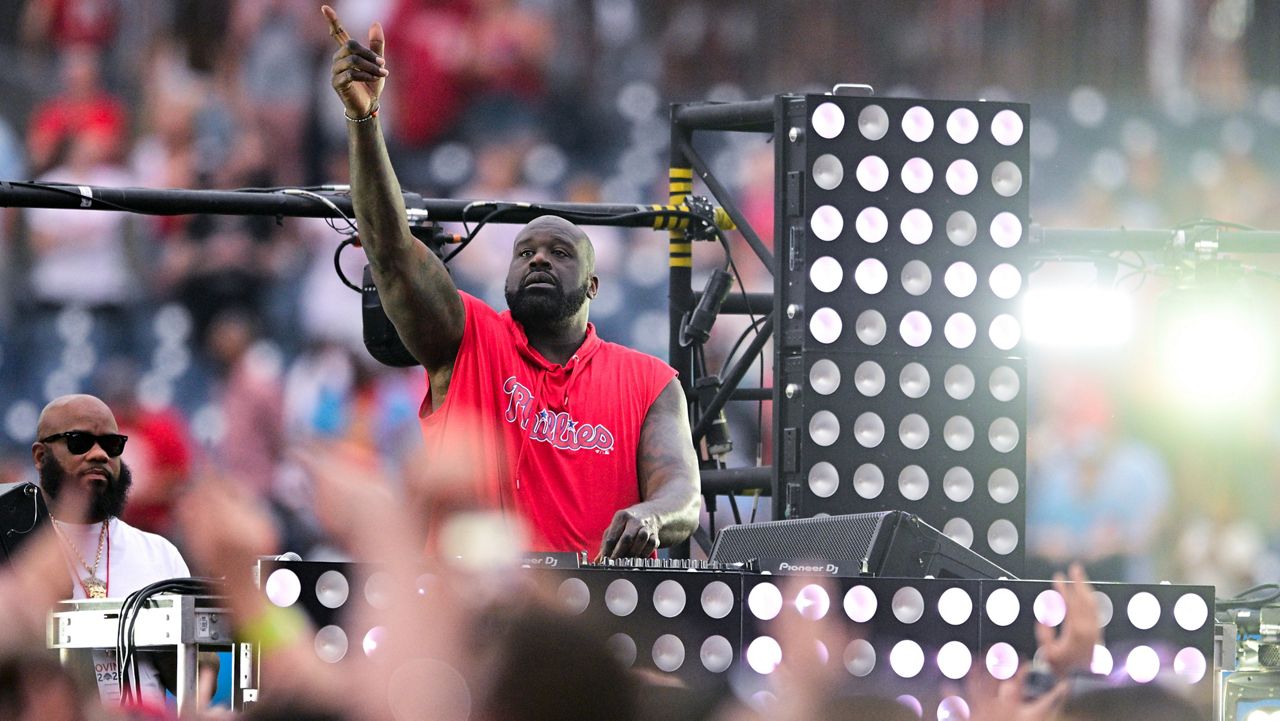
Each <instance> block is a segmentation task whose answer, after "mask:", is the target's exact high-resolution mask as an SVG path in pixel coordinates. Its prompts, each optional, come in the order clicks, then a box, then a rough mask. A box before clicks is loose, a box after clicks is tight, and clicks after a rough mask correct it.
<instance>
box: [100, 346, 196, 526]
mask: <svg viewBox="0 0 1280 721" xmlns="http://www.w3.org/2000/svg"><path fill="white" fill-rule="evenodd" d="M97 382H98V388H99V393H100V395H101V397H102V400H103V401H104V402H105V403H106V404H107V405H108V406H110V407H111V410H112V411H113V412H114V413H115V416H116V422H117V423H118V424H119V426H120V432H121V433H123V434H125V435H127V436H129V443H128V445H127V446H126V447H125V450H124V456H123V458H124V462H125V463H127V464H129V467H130V468H131V469H132V470H133V486H132V487H131V489H130V492H129V505H128V506H127V507H126V508H125V511H124V514H123V515H122V516H121V518H123V519H124V520H125V522H126V523H128V524H130V525H132V526H134V527H136V528H140V529H142V530H144V531H150V532H152V533H158V534H160V535H162V536H165V537H167V538H171V539H172V538H175V537H176V536H177V530H178V529H176V528H174V525H173V506H174V503H175V502H176V501H177V499H178V496H179V494H180V493H181V492H182V491H183V489H184V488H185V487H186V485H187V482H188V481H189V480H190V473H191V465H192V445H193V444H192V440H191V435H190V433H189V431H188V430H187V426H186V422H185V421H184V420H183V419H182V416H181V415H179V414H178V412H177V411H176V410H174V409H173V408H169V407H161V408H148V407H146V406H144V405H143V404H141V403H139V401H138V393H137V387H138V373H137V369H136V368H135V367H134V365H133V363H132V362H130V361H128V360H125V359H115V360H111V361H108V362H107V363H106V364H105V365H104V366H103V368H102V371H101V372H100V373H99V374H98V377H97Z"/></svg>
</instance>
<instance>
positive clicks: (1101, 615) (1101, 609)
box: [1093, 591, 1115, 628]
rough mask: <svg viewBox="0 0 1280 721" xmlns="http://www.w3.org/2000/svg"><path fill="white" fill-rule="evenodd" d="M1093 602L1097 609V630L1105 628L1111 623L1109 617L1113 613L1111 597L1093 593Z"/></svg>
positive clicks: (1099, 592)
mask: <svg viewBox="0 0 1280 721" xmlns="http://www.w3.org/2000/svg"><path fill="white" fill-rule="evenodd" d="M1093 602H1094V605H1095V606H1097V607H1098V628H1106V627H1107V624H1109V623H1111V616H1112V615H1113V614H1114V613H1115V607H1114V606H1113V605H1112V603H1111V597H1110V596H1108V595H1107V594H1105V593H1103V592H1102V591H1094V592H1093Z"/></svg>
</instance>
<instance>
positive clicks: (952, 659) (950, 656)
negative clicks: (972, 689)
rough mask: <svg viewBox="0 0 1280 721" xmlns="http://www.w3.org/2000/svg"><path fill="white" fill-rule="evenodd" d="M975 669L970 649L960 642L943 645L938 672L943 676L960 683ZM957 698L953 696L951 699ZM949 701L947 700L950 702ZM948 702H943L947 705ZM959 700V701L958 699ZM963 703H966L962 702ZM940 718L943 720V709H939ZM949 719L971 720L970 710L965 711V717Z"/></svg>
mask: <svg viewBox="0 0 1280 721" xmlns="http://www.w3.org/2000/svg"><path fill="white" fill-rule="evenodd" d="M972 667H973V654H972V653H971V652H970V651H969V647H968V646H965V645H964V644H963V643H962V642H960V641H947V642H946V643H944V644H942V648H940V649H938V670H939V671H941V672H942V675H943V676H946V677H947V678H949V679H951V680H952V681H958V680H960V679H962V678H964V677H965V676H966V675H968V673H969V669H970V668H972ZM954 698H956V697H954V696H952V697H950V699H954ZM950 699H947V700H950ZM947 700H944V701H943V704H944V705H945V704H946V702H947ZM956 700H959V699H956ZM961 703H964V702H963V701H961ZM938 718H939V720H941V719H942V718H943V714H942V708H941V707H939V708H938ZM947 718H965V719H967V718H969V709H968V708H965V709H964V715H963V716H947Z"/></svg>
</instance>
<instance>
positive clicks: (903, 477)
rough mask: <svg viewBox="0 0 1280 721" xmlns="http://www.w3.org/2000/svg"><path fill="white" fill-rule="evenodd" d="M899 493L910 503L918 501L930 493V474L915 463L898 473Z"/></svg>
mask: <svg viewBox="0 0 1280 721" xmlns="http://www.w3.org/2000/svg"><path fill="white" fill-rule="evenodd" d="M898 492H899V493H901V494H902V497H903V498H905V499H907V500H908V501H918V500H920V499H921V498H924V497H925V495H926V494H927V493H929V474H928V473H925V470H924V469H923V468H921V467H920V466H917V465H915V464H914V463H913V464H911V465H909V466H906V467H904V468H903V469H902V470H901V471H900V472H899V473H898Z"/></svg>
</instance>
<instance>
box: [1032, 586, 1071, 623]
mask: <svg viewBox="0 0 1280 721" xmlns="http://www.w3.org/2000/svg"><path fill="white" fill-rule="evenodd" d="M1031 611H1032V613H1034V614H1035V616H1036V620H1037V621H1039V622H1040V623H1042V624H1044V625H1046V626H1053V627H1055V628H1056V627H1057V626H1058V624H1060V623H1062V620H1063V619H1064V618H1066V617H1067V602H1066V601H1065V600H1064V599H1063V598H1062V594H1061V593H1058V592H1057V591H1055V590H1053V589H1052V588H1047V589H1045V590H1043V591H1041V592H1040V593H1039V594H1038V595H1037V596H1036V600H1035V602H1034V603H1032V604H1031Z"/></svg>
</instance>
